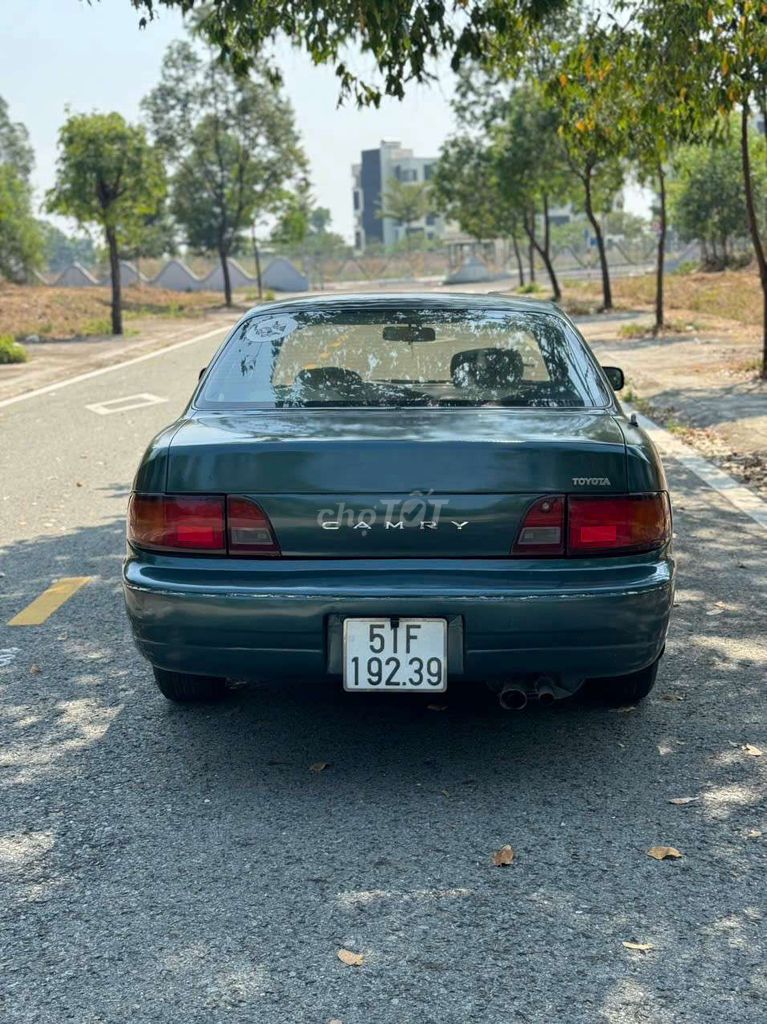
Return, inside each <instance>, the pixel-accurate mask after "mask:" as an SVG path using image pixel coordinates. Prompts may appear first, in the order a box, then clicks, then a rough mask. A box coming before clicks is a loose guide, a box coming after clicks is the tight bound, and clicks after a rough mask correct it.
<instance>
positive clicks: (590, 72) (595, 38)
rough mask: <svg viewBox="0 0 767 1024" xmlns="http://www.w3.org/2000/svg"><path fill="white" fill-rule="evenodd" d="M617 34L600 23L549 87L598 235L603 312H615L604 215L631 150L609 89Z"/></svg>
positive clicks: (563, 58) (588, 30)
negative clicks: (603, 222)
mask: <svg viewBox="0 0 767 1024" xmlns="http://www.w3.org/2000/svg"><path fill="white" fill-rule="evenodd" d="M618 46H619V40H618V39H617V38H616V35H615V33H612V32H610V31H609V30H606V29H604V28H602V27H600V25H599V24H598V23H596V22H592V23H591V24H589V25H588V26H586V27H585V28H584V30H583V32H582V34H581V36H580V37H579V39H578V40H577V42H575V43H574V44H573V45H571V46H570V47H569V48H567V49H565V50H563V51H562V53H561V54H560V55H559V60H558V64H557V68H556V71H555V73H554V74H553V76H552V77H551V79H550V80H549V83H548V92H549V95H550V96H551V98H552V100H553V102H554V103H555V104H556V106H557V108H558V111H559V117H560V123H559V129H558V131H559V135H560V138H561V139H562V142H563V143H564V147H565V153H566V158H567V161H568V163H569V165H570V168H571V170H572V172H573V174H574V175H575V177H576V178H577V179H578V181H579V182H580V184H581V201H582V204H583V210H584V213H585V214H586V217H587V218H588V221H589V224H590V225H591V230H592V231H593V233H594V238H595V241H596V246H597V252H598V253H599V265H600V269H601V274H602V308H603V309H605V310H608V309H612V306H613V298H612V288H611V285H610V268H609V265H608V261H607V247H606V245H605V240H604V233H603V231H602V227H601V225H600V222H599V215H600V214H606V213H607V212H609V210H610V209H611V208H612V205H613V203H614V201H615V197H616V195H617V194H618V192H619V190H620V188H621V186H622V185H623V182H624V177H625V169H626V168H625V158H626V155H627V153H628V149H629V134H628V125H627V121H626V118H625V117H623V116H622V111H621V108H620V104H619V103H618V101H617V99H616V96H617V93H618V91H617V90H616V89H612V88H609V85H608V82H609V80H610V78H611V76H613V75H615V68H616V50H617V48H618Z"/></svg>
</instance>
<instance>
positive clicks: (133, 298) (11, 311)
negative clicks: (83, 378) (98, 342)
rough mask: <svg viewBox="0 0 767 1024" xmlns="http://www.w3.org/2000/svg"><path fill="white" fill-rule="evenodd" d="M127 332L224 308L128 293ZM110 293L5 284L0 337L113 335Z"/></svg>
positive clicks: (157, 292)
mask: <svg viewBox="0 0 767 1024" xmlns="http://www.w3.org/2000/svg"><path fill="white" fill-rule="evenodd" d="M123 295H124V312H125V321H126V328H127V329H128V330H130V321H131V320H134V321H135V320H139V319H141V318H145V317H153V316H163V317H182V316H183V317H193V316H202V315H203V314H204V313H206V312H207V311H208V310H211V309H215V308H218V307H220V306H221V305H222V304H223V298H222V296H221V295H220V294H219V293H217V292H189V293H186V292H172V291H164V290H162V289H159V288H147V287H135V286H132V287H130V288H126V289H125V290H124V293H123ZM110 333H111V327H110V291H109V289H108V288H48V287H43V286H38V287H35V286H25V285H13V284H5V283H2V284H0V334H10V335H11V336H13V337H14V338H19V339H23V338H25V337H27V336H29V335H37V336H38V337H39V338H41V339H43V340H66V339H70V338H83V337H88V336H91V335H102V334H110Z"/></svg>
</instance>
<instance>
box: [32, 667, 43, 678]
mask: <svg viewBox="0 0 767 1024" xmlns="http://www.w3.org/2000/svg"><path fill="white" fill-rule="evenodd" d="M29 671H30V672H31V673H32V675H33V676H39V675H40V673H41V672H42V669H41V668H40V666H39V665H30V666H29Z"/></svg>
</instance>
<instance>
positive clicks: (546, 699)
mask: <svg viewBox="0 0 767 1024" xmlns="http://www.w3.org/2000/svg"><path fill="white" fill-rule="evenodd" d="M536 694H537V697H538V703H539V704H544V705H546V706H548V705H549V704H553V703H554V701H555V700H556V699H557V698H556V694H555V693H554V688H553V686H551V684H550V683H541V684H540V685H539V686H538V687H537V690H536Z"/></svg>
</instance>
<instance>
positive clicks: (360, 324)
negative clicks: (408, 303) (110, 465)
mask: <svg viewBox="0 0 767 1024" xmlns="http://www.w3.org/2000/svg"><path fill="white" fill-rule="evenodd" d="M609 401H610V399H609V395H608V393H607V392H606V391H605V388H604V385H603V383H602V381H601V379H600V377H599V374H598V372H597V370H596V367H595V365H594V362H593V360H592V358H591V357H590V355H589V353H588V352H587V350H586V349H585V347H584V346H583V345H582V343H581V341H580V339H579V338H578V337H577V335H576V334H575V333H574V332H573V331H571V330H570V329H569V328H568V327H567V325H566V324H565V323H564V322H563V321H562V320H560V319H559V318H558V317H556V316H553V315H549V314H546V313H541V312H532V311H531V312H522V313H516V312H515V313H511V314H510V313H508V312H503V311H498V312H495V311H493V310H486V309H482V310H476V309H465V310H450V311H441V310H437V311H435V310H429V309H424V310H422V311H417V310H411V309H403V310H401V311H397V310H396V309H395V310H392V309H391V308H387V309H378V310H376V309H369V308H366V309H348V308H347V309H338V308H336V309H328V308H327V307H325V308H322V307H320V308H318V309H317V310H312V311H310V310H301V311H300V312H279V313H277V312H275V313H268V312H263V313H259V314H257V315H255V316H253V317H252V318H251V319H250V320H247V321H245V322H244V323H243V324H242V325H241V326H240V327H239V328H238V330H237V331H236V333H235V334H234V335H233V336H232V338H230V340H229V342H228V343H227V345H226V346H225V347H224V349H223V351H222V352H221V354H220V355H219V357H218V358H217V359H216V361H215V362H214V364H213V366H212V367H211V370H210V372H209V374H208V375H207V378H206V380H205V383H204V385H203V387H202V390H201V393H200V394H199V395H198V398H197V401H196V404H197V406H198V407H201V408H208V409H215V408H227V409H230V408H259V409H274V408H322V407H339V406H353V407H382V406H383V407H390V408H401V407H405V406H408V407H409V406H423V407H440V406H469V407H484V406H521V407H526V408H538V407H540V408H582V407H585V406H604V405H607V404H608V403H609Z"/></svg>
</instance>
